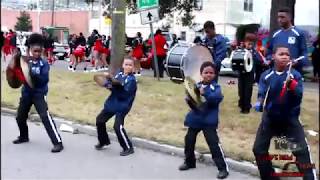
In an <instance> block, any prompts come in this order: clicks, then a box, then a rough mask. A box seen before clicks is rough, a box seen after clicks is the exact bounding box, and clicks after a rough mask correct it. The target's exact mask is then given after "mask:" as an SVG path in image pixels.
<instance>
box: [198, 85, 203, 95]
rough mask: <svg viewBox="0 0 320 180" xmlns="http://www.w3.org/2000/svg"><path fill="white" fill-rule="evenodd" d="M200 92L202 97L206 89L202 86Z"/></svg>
mask: <svg viewBox="0 0 320 180" xmlns="http://www.w3.org/2000/svg"><path fill="white" fill-rule="evenodd" d="M199 91H200V94H201V95H203V94H204V88H203V87H202V86H201V87H200V89H199Z"/></svg>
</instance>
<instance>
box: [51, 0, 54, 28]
mask: <svg viewBox="0 0 320 180" xmlns="http://www.w3.org/2000/svg"><path fill="white" fill-rule="evenodd" d="M54 1H55V0H52V7H51V8H52V9H51V26H54V6H55V4H54Z"/></svg>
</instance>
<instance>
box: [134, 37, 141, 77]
mask: <svg viewBox="0 0 320 180" xmlns="http://www.w3.org/2000/svg"><path fill="white" fill-rule="evenodd" d="M142 56H143V39H142V37H141V33H140V32H137V37H136V38H135V39H134V40H133V50H132V58H133V60H134V67H135V73H136V75H138V76H140V75H141V74H140V69H141V64H140V60H141V58H142Z"/></svg>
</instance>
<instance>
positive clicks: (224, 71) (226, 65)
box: [220, 41, 238, 76]
mask: <svg viewBox="0 0 320 180" xmlns="http://www.w3.org/2000/svg"><path fill="white" fill-rule="evenodd" d="M231 52H232V50H231V47H230V41H228V42H227V56H226V58H224V59H223V60H222V62H221V69H220V75H233V76H237V74H238V73H237V72H236V71H233V70H232V65H231V58H230V55H231Z"/></svg>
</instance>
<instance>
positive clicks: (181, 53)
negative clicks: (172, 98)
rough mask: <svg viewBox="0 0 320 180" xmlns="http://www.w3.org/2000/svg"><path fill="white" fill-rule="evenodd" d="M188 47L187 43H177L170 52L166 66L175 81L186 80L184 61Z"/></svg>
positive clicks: (181, 81)
mask: <svg viewBox="0 0 320 180" xmlns="http://www.w3.org/2000/svg"><path fill="white" fill-rule="evenodd" d="M188 48H189V46H187V45H181V44H176V45H175V46H174V47H172V49H171V50H170V51H169V53H168V56H167V59H166V64H165V68H166V72H167V74H168V76H169V77H170V79H171V80H172V81H173V82H176V83H183V81H184V72H183V62H184V60H185V55H186V52H187V50H188Z"/></svg>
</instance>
